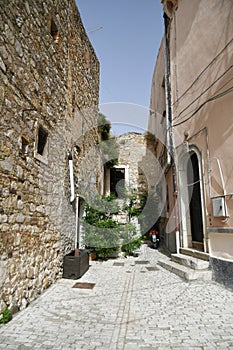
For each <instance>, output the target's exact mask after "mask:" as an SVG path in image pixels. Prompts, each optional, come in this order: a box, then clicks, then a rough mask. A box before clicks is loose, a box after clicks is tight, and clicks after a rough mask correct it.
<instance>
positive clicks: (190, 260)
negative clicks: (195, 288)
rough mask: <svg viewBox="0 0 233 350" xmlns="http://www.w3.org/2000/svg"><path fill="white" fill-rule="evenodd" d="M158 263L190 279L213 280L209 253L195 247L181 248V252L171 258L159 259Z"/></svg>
mask: <svg viewBox="0 0 233 350" xmlns="http://www.w3.org/2000/svg"><path fill="white" fill-rule="evenodd" d="M158 264H159V265H160V266H162V267H163V268H165V269H167V270H169V271H170V272H173V273H175V274H176V275H178V276H180V277H182V278H184V279H186V280H188V281H191V280H203V281H210V280H212V271H211V270H210V269H209V254H207V253H203V252H200V251H197V250H194V249H189V248H181V249H180V253H179V254H172V255H171V259H170V260H159V261H158Z"/></svg>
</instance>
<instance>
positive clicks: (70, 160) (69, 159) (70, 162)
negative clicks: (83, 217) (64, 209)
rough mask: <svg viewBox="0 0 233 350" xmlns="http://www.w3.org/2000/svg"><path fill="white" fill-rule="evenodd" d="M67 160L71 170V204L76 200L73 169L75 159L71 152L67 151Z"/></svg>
mask: <svg viewBox="0 0 233 350" xmlns="http://www.w3.org/2000/svg"><path fill="white" fill-rule="evenodd" d="M67 158H68V164H69V170H70V203H72V202H73V201H74V199H75V195H74V169H73V159H72V155H71V153H70V152H69V151H67Z"/></svg>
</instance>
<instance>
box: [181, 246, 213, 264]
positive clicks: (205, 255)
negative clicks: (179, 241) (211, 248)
mask: <svg viewBox="0 0 233 350" xmlns="http://www.w3.org/2000/svg"><path fill="white" fill-rule="evenodd" d="M180 253H181V254H184V255H189V256H193V257H194V258H197V259H201V260H206V261H209V254H208V253H204V252H200V251H199V250H196V249H192V248H180Z"/></svg>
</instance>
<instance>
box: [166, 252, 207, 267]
mask: <svg viewBox="0 0 233 350" xmlns="http://www.w3.org/2000/svg"><path fill="white" fill-rule="evenodd" d="M171 260H172V261H174V262H176V263H178V264H181V265H184V266H187V267H190V268H191V269H194V270H206V269H208V268H209V265H210V264H209V261H206V260H202V259H198V258H194V257H193V256H189V255H184V254H172V255H171Z"/></svg>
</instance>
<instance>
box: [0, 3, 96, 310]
mask: <svg viewBox="0 0 233 350" xmlns="http://www.w3.org/2000/svg"><path fill="white" fill-rule="evenodd" d="M98 93H99V63H98V60H97V58H96V55H95V53H94V51H93V48H92V46H91V44H90V42H89V40H88V38H87V35H86V33H85V30H84V27H83V25H82V22H81V18H80V15H79V13H78V10H77V8H76V5H75V1H73V0H57V1H53V0H45V1H41V0H35V1H33V2H32V1H21V0H14V1H12V0H3V1H1V8H0V115H1V116H0V226H1V227H0V313H1V312H2V311H3V310H4V308H5V307H9V308H11V309H12V310H13V311H16V310H18V309H22V308H24V307H26V306H27V305H28V303H30V302H31V301H32V300H33V299H35V298H36V297H37V295H38V294H40V293H41V292H42V291H43V290H44V289H45V288H47V287H48V286H49V285H50V284H51V283H53V282H54V281H55V280H56V279H57V278H58V277H59V275H60V272H61V262H62V257H63V256H64V254H66V253H68V252H70V250H71V249H72V248H73V247H74V235H75V206H74V205H71V203H70V183H69V168H68V165H67V157H66V154H67V150H69V151H70V152H71V154H72V156H73V162H74V170H75V178H77V177H78V176H82V178H83V179H84V180H85V179H87V178H88V174H89V173H90V172H91V170H92V169H95V175H96V177H97V179H99V178H100V173H101V164H100V162H99V159H98V155H97V154H96V153H95V147H94V146H95V144H96V142H97V140H98V129H97V116H98ZM96 152H97V151H96ZM86 154H89V157H86Z"/></svg>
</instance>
